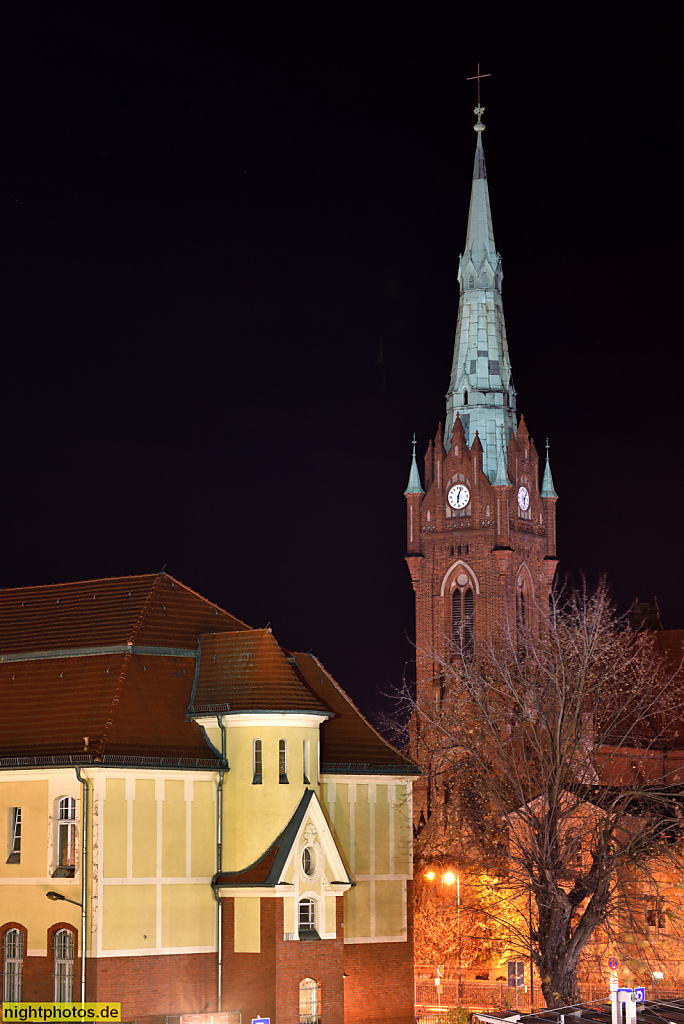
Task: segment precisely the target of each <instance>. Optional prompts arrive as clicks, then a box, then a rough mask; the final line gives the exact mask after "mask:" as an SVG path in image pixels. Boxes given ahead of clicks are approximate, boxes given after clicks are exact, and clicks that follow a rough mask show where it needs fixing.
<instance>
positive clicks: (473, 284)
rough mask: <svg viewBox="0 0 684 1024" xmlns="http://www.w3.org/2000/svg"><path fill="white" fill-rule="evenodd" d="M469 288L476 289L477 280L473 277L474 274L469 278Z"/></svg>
mask: <svg viewBox="0 0 684 1024" xmlns="http://www.w3.org/2000/svg"><path fill="white" fill-rule="evenodd" d="M468 287H469V288H474V287H475V278H474V277H473V275H472V274H471V275H470V277H469V278H468Z"/></svg>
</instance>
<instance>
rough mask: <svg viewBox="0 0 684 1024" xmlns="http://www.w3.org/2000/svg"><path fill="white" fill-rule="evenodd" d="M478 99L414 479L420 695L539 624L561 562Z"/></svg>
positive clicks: (429, 696)
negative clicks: (452, 324) (511, 319)
mask: <svg viewBox="0 0 684 1024" xmlns="http://www.w3.org/2000/svg"><path fill="white" fill-rule="evenodd" d="M483 113H484V108H483V107H480V106H477V107H476V108H475V114H476V115H477V123H476V124H475V126H474V127H475V131H476V133H477V146H476V149H475V166H474V169H473V182H472V191H471V196H470V213H469V217H468V230H467V235H466V244H465V251H464V253H463V255H462V256H461V257H460V261H459V269H458V281H459V286H460V300H459V308H458V323H457V327H456V339H455V344H454V358H453V363H452V368H451V380H450V382H449V390H448V393H447V396H446V427H445V431H444V434H442V428H441V425H440V427H439V428H438V430H437V435H436V437H435V439H434V441H431V442H430V444H429V446H428V449H427V453H426V455H425V469H424V477H423V480H424V483H425V488H424V489H423V486H422V485H421V479H420V472H419V469H418V463H417V461H416V454H415V441H414V446H413V457H412V461H411V470H410V474H409V481H408V486H407V488H406V492H405V494H406V502H407V549H408V551H407V556H406V561H407V563H408V567H409V571H410V573H411V579H412V581H413V588H414V590H415V598H416V680H417V700H418V705H419V706H420V705H421V704H423V703H424V702H427V701H430V700H433V699H434V693H435V688H436V687H439V686H440V678H441V675H442V673H441V672H440V666H441V665H442V664H443V663H445V662H446V663H448V662H449V661H450V660H452V659H453V658H454V657H455V656H457V655H458V656H460V654H461V653H462V652H463V653H466V654H468V653H475V652H477V649H478V645H481V644H485V643H487V642H489V641H491V640H495V639H496V638H497V636H503V635H505V634H506V633H507V632H510V633H513V632H514V631H515V630H516V629H518V628H519V627H520V624H521V623H522V624H524V625H525V626H530V625H533V621H534V619H535V617H536V610H537V608H538V607H540V606H543V604H544V602H547V601H548V597H549V593H550V590H551V587H552V584H553V578H554V574H555V570H556V564H557V559H556V500H557V497H558V496H557V494H556V492H555V490H554V488H553V479H552V477H551V467H550V465H549V457H548V446H547V452H546V465H545V468H544V474H543V480H542V482H541V486H540V481H539V477H540V465H539V455H538V453H537V450H536V448H535V446H534V443H533V440H532V438H531V437H530V435H529V432H528V430H527V426H526V425H525V421H524V419H523V418H522V417H521V418H520V421H519V422H518V418H517V414H516V391H515V387H514V386H513V375H512V372H511V362H510V358H509V354H508V342H507V340H506V326H505V321H504V311H503V302H502V298H501V285H502V281H503V272H502V266H501V256H500V255H499V254H498V253H497V251H496V245H495V243H494V231H493V227H492V216H491V210H490V205H489V187H488V184H487V170H486V167H485V158H484V149H483V146H482V133H483V131H484V125H483V124H482V114H483Z"/></svg>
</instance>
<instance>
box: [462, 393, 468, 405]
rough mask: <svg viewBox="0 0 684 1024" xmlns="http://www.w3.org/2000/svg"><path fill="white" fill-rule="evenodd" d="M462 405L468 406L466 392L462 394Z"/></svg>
mask: <svg viewBox="0 0 684 1024" xmlns="http://www.w3.org/2000/svg"><path fill="white" fill-rule="evenodd" d="M463 404H464V405H467V404H468V392H467V391H464V392H463Z"/></svg>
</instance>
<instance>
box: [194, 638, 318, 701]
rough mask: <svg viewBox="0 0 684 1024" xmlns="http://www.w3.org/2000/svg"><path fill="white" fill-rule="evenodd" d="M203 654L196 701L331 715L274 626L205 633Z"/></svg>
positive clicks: (201, 641)
mask: <svg viewBox="0 0 684 1024" xmlns="http://www.w3.org/2000/svg"><path fill="white" fill-rule="evenodd" d="M200 644H201V649H202V654H201V657H200V669H199V676H198V679H197V688H196V691H195V694H194V696H193V700H192V704H193V707H194V709H195V713H198V709H201V708H208V707H212V706H214V705H225V704H229V705H230V710H231V711H233V712H237V711H304V712H310V713H311V712H313V713H314V714H324V715H329V714H330V711H329V709H328V707H327V706H326V705H325V704H324V703H323V702H321V701H320V700H319V699H318V698H317V697H316V696H315V694H313V693H312V692H311V690H310V689H309V687H308V686H307V685H305V683H304V682H303V680H302V678H301V677H300V675H299V674H298V673H297V672H296V670H295V667H294V664H293V661H292V658H291V656H289V655H288V654H287V652H286V651H284V650H283V648H282V647H280V646H279V644H278V642H277V640H276V638H275V637H274V636H273V634H272V633H271V630H270V629H250V630H241V631H240V632H236V633H218V634H215V635H214V634H207V635H204V636H201V637H200Z"/></svg>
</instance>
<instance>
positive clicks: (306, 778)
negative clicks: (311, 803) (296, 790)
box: [302, 740, 311, 786]
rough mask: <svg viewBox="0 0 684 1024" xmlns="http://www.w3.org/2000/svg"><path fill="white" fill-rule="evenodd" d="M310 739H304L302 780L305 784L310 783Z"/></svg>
mask: <svg viewBox="0 0 684 1024" xmlns="http://www.w3.org/2000/svg"><path fill="white" fill-rule="evenodd" d="M310 774H311V772H310V770H309V741H308V740H302V781H303V782H304V785H305V786H309V785H310V781H309V775H310Z"/></svg>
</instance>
